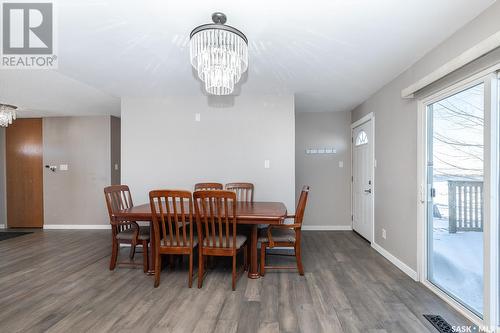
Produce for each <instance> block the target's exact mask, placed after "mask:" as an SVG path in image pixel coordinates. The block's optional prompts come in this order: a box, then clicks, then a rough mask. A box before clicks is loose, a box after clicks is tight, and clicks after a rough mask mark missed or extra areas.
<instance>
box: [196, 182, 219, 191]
mask: <svg viewBox="0 0 500 333" xmlns="http://www.w3.org/2000/svg"><path fill="white" fill-rule="evenodd" d="M222 189H224V186H223V185H222V184H221V183H197V184H195V185H194V190H195V191H208V190H222Z"/></svg>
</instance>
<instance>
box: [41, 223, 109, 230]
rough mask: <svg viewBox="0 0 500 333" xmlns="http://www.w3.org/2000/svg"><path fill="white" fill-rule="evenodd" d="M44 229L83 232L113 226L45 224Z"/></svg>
mask: <svg viewBox="0 0 500 333" xmlns="http://www.w3.org/2000/svg"><path fill="white" fill-rule="evenodd" d="M43 228H44V229H48V230H54V229H75V230H83V229H94V230H96V229H98V230H101V229H111V225H109V224H45V225H44V226H43Z"/></svg>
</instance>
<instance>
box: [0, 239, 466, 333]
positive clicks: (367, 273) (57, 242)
mask: <svg viewBox="0 0 500 333" xmlns="http://www.w3.org/2000/svg"><path fill="white" fill-rule="evenodd" d="M109 233H110V231H107V230H95V231H88V230H75V231H63V230H53V231H37V232H35V233H33V234H30V235H26V236H21V237H18V238H13V239H9V240H5V241H1V242H0V300H1V302H0V332H69V331H71V332H132V331H133V332H150V331H152V332H374V333H375V332H377V333H382V332H398V333H399V332H419V333H421V332H436V330H435V329H434V328H433V327H432V325H431V324H430V323H428V322H427V321H426V320H425V318H423V316H422V314H426V313H432V314H440V315H442V316H443V317H444V318H445V319H446V320H448V322H449V323H450V324H451V325H468V324H470V323H469V322H468V321H467V320H466V319H465V318H463V317H462V316H461V315H459V314H458V313H457V312H456V311H454V310H453V309H452V308H451V307H449V306H448V305H446V304H445V303H444V302H443V301H441V300H440V299H439V298H438V297H437V296H435V295H434V294H432V293H431V292H430V291H428V290H427V289H426V288H425V287H423V286H422V285H420V284H419V283H416V282H414V281H413V280H411V279H410V278H409V277H408V276H406V275H405V274H404V273H403V272H401V271H400V270H398V269H397V268H396V267H395V266H393V265H392V264H391V263H389V262H388V261H387V260H385V259H384V258H383V257H382V256H380V255H379V254H378V253H377V252H375V251H374V250H373V249H371V248H370V246H369V244H368V243H366V242H365V241H364V240H362V239H361V238H359V237H358V236H357V235H355V234H354V233H352V232H337V231H332V232H324V231H323V232H313V231H306V232H304V237H303V253H304V254H303V260H304V266H305V271H306V275H305V276H304V277H301V276H299V275H298V274H297V273H295V272H284V273H278V272H269V273H268V274H266V276H265V277H264V278H261V279H258V280H250V279H248V278H246V276H243V277H241V278H240V279H239V280H238V284H237V290H236V291H235V292H232V291H231V274H230V268H229V267H230V266H229V265H228V263H226V262H217V264H216V266H215V267H214V268H213V269H212V270H210V271H209V272H208V275H207V276H206V278H205V281H204V285H203V288H202V289H201V290H200V289H197V288H196V287H193V288H192V289H189V288H188V287H187V268H186V267H185V265H186V261H187V260H184V264H183V265H179V264H178V265H177V266H176V268H175V270H173V271H172V270H170V269H167V268H164V270H163V271H162V275H161V284H160V287H159V288H157V289H154V288H153V277H150V276H146V275H144V274H143V273H142V270H141V269H133V268H132V269H131V268H125V267H123V268H117V269H116V270H115V271H113V272H111V271H109V270H108V264H109V255H110V235H109ZM127 253H128V249H123V250H122V252H121V255H122V256H125V258H126V255H127ZM141 259H142V258H141V255H140V254H138V255H137V256H136V260H138V261H140V260H141ZM271 260H276V261H280V262H283V261H287V260H293V258H286V257H277V256H276V257H274V258H273V259H271ZM165 261H166V260H165ZM194 286H196V280H195V283H194Z"/></svg>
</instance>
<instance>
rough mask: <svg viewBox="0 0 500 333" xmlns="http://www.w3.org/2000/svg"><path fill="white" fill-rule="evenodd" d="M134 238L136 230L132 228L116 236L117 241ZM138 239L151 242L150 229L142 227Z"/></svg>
mask: <svg viewBox="0 0 500 333" xmlns="http://www.w3.org/2000/svg"><path fill="white" fill-rule="evenodd" d="M133 237H134V229H132V228H130V229H126V230H123V231H121V232H119V233H118V234H117V235H116V239H120V240H132V238H133ZM137 238H138V239H139V240H149V227H145V226H140V227H139V234H138V237H137Z"/></svg>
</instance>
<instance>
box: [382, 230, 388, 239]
mask: <svg viewBox="0 0 500 333" xmlns="http://www.w3.org/2000/svg"><path fill="white" fill-rule="evenodd" d="M382 238H383V239H387V233H386V232H385V229H382Z"/></svg>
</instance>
